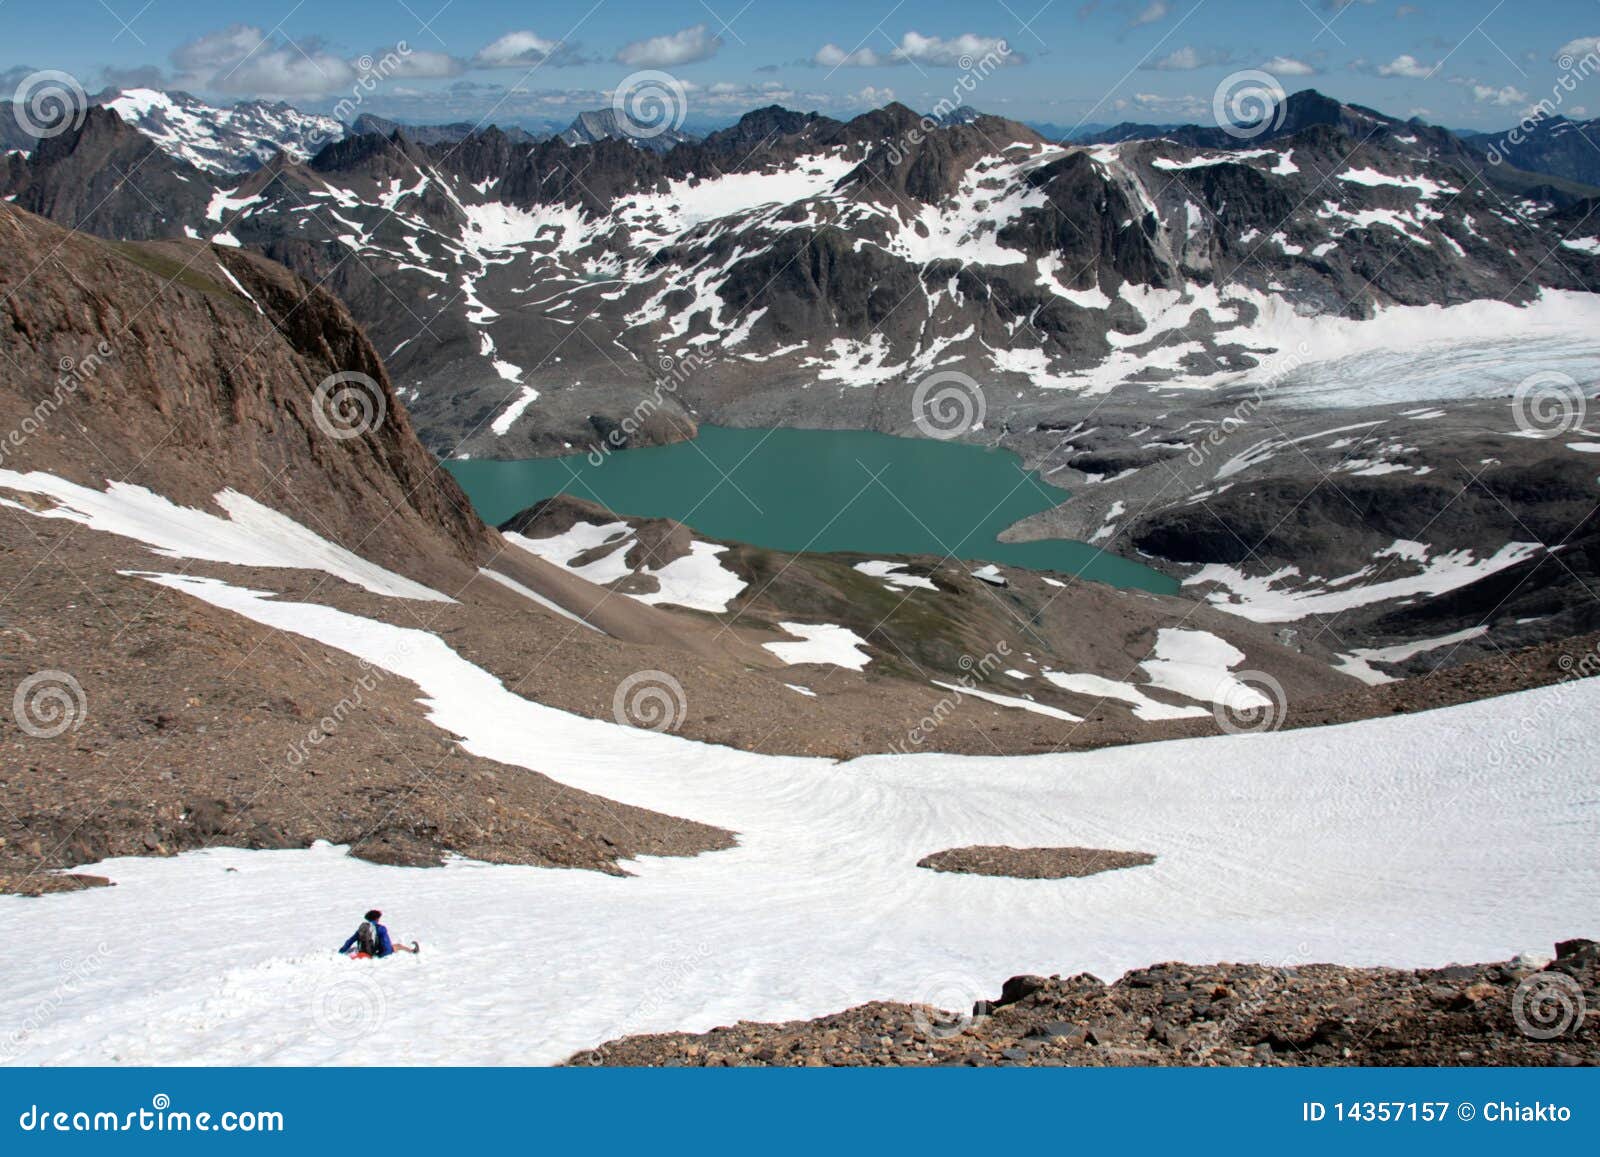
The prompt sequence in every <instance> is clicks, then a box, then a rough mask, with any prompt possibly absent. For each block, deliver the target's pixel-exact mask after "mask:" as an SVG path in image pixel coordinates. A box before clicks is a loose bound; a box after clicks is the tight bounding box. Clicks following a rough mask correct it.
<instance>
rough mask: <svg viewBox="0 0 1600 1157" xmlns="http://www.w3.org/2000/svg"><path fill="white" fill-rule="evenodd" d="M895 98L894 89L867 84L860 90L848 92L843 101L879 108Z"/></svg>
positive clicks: (848, 103) (847, 103)
mask: <svg viewBox="0 0 1600 1157" xmlns="http://www.w3.org/2000/svg"><path fill="white" fill-rule="evenodd" d="M893 99H894V89H892V88H878V87H876V86H874V85H870V84H869V85H867V86H866V87H864V88H863V89H862V90H861V91H860V92H851V93H846V94H845V95H844V98H843V102H844V104H846V105H862V106H865V107H866V108H879V107H881V106H882V105H886V104H888V103H889V102H890V101H892V100H893Z"/></svg>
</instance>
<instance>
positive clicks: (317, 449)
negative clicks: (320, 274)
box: [0, 205, 492, 571]
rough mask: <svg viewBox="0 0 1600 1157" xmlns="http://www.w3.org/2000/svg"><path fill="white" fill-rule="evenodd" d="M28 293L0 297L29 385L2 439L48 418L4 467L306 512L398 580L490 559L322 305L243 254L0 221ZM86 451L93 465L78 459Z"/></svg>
mask: <svg viewBox="0 0 1600 1157" xmlns="http://www.w3.org/2000/svg"><path fill="white" fill-rule="evenodd" d="M30 271H32V272H30ZM24 277H27V278H28V282H27V292H25V293H22V292H15V291H14V290H13V289H12V286H11V285H7V286H6V288H7V290H8V292H7V295H6V297H5V305H4V307H3V308H4V310H5V314H6V317H7V320H8V324H7V325H6V326H5V327H4V329H3V331H0V348H3V349H4V350H5V352H6V354H7V355H8V356H9V357H10V358H11V359H12V364H14V365H21V366H27V367H31V368H32V370H33V373H31V374H28V375H24V376H21V377H20V378H18V379H16V380H15V381H14V384H13V387H12V388H11V389H9V390H7V391H6V392H5V393H4V394H3V395H0V424H3V425H4V426H5V427H6V428H8V429H21V428H23V424H24V419H25V417H26V416H28V415H33V414H36V413H47V414H48V415H50V418H49V420H47V421H44V422H43V423H40V424H39V428H38V429H37V431H36V432H34V433H32V434H31V436H29V437H27V438H25V439H23V440H22V441H21V443H20V444H18V445H13V446H8V447H7V453H6V456H5V457H6V466H7V467H9V468H11V469H17V470H26V469H30V468H33V469H44V470H49V471H52V472H54V473H59V474H62V475H64V476H66V477H69V478H71V479H73V480H74V481H78V482H82V483H85V484H89V485H96V486H99V485H102V480H103V479H106V478H114V479H117V480H122V481H129V482H134V483H136V484H140V485H145V486H148V487H149V488H151V489H153V490H155V491H157V492H158V493H161V494H164V495H166V496H167V497H169V498H172V499H173V500H175V501H180V502H188V503H192V504H205V503H208V502H209V501H210V499H211V496H212V495H213V494H215V493H216V492H217V491H218V490H220V489H222V488H223V487H225V486H232V487H234V488H235V489H238V490H240V491H241V492H243V493H246V494H251V495H254V496H256V497H257V498H259V499H260V500H261V501H265V502H268V503H269V504H271V503H273V502H274V501H277V502H279V503H281V504H282V509H284V510H285V512H289V513H293V512H295V511H297V510H298V509H299V505H300V503H302V502H304V501H311V502H313V503H315V505H316V508H317V513H318V516H319V519H320V520H321V521H320V523H319V528H320V529H321V531H322V533H324V534H327V535H329V536H330V537H332V538H334V539H335V540H336V541H339V542H340V543H341V544H342V545H346V546H349V547H350V548H351V549H356V548H357V546H358V545H359V547H360V550H361V552H362V553H364V554H366V555H367V556H368V557H373V558H377V559H380V560H382V561H384V562H386V563H389V564H392V565H393V566H394V567H395V568H396V569H399V570H402V571H404V570H405V569H406V568H407V567H409V566H414V565H418V564H419V563H421V564H422V565H430V563H428V562H427V561H426V560H433V561H432V563H431V565H437V566H442V565H446V564H447V563H449V562H450V561H451V560H454V562H455V565H464V564H466V563H468V562H471V561H472V560H473V559H475V558H476V556H477V555H478V553H479V552H480V551H484V550H487V549H489V548H490V547H489V544H490V542H491V534H492V532H491V531H489V530H488V528H487V527H485V526H484V525H483V524H482V523H481V522H480V521H479V520H478V518H477V516H476V515H475V514H473V513H472V511H471V509H470V507H469V505H468V503H467V500H466V497H465V495H463V494H462V493H461V491H460V489H459V487H457V486H456V484H455V482H454V480H453V479H451V478H450V477H449V475H448V474H447V473H446V472H444V471H442V470H440V469H439V468H438V464H437V463H436V462H435V461H434V460H433V459H432V458H431V456H429V454H428V453H427V452H426V451H425V450H424V449H423V448H422V446H421V445H420V444H419V443H418V442H417V440H416V435H415V433H414V431H413V430H412V427H411V421H410V418H409V417H408V415H407V414H406V413H405V410H404V408H403V407H402V406H400V405H399V404H398V403H397V402H396V399H395V396H394V390H393V387H392V386H391V385H390V383H389V379H388V375H387V374H386V373H385V371H384V368H383V365H382V363H381V361H380V360H379V358H378V356H377V354H376V352H375V351H374V350H373V348H372V346H371V345H370V344H369V343H368V342H367V340H366V338H365V337H364V336H363V335H362V333H361V331H360V329H359V328H357V326H356V325H355V324H354V323H353V322H352V320H351V318H350V315H349V313H348V312H347V311H346V310H345V308H344V306H343V305H341V304H340V303H339V302H338V301H337V300H336V299H335V298H334V297H332V296H331V295H330V294H328V293H327V292H325V291H323V290H319V289H315V288H313V287H311V286H308V285H307V284H305V283H304V282H302V281H300V280H299V279H298V278H296V277H295V276H294V275H292V274H290V273H289V272H288V271H286V270H284V269H283V268H281V267H279V266H276V265H273V264H272V263H271V262H268V261H265V260H263V259H261V258H259V257H256V256H254V255H252V254H249V253H245V252H242V251H239V250H232V249H227V248H219V247H213V246H208V245H205V244H204V243H202V242H188V241H186V242H170V243H160V244H152V245H148V246H143V247H134V246H113V245H108V244H106V243H104V242H100V241H97V240H95V239H93V238H90V237H86V236H82V235H77V236H74V235H69V234H67V233H65V232H63V231H62V230H60V229H58V228H57V227H55V226H53V225H51V224H49V223H48V222H45V221H42V220H40V219H39V218H37V217H33V216H31V215H29V214H27V213H24V212H20V211H18V210H17V209H15V208H14V207H12V206H10V205H0V283H4V282H5V281H7V280H9V281H11V282H12V283H14V284H15V285H17V286H19V287H20V283H21V279H22V278H24ZM86 359H92V360H93V362H94V363H95V364H96V367H97V368H95V369H94V371H93V372H92V373H91V374H87V375H86V376H83V377H82V379H81V380H78V379H77V378H76V377H73V376H72V374H70V373H64V372H63V370H62V367H64V366H78V367H79V369H78V370H77V371H75V372H76V373H79V374H82V373H84V371H83V369H82V367H83V365H84V364H86ZM335 374H348V375H359V377H356V378H354V379H352V384H353V385H354V387H355V388H356V389H357V390H358V391H359V392H360V394H361V398H362V400H363V401H364V404H365V405H366V406H367V408H368V412H369V413H370V415H371V417H372V420H373V421H372V424H371V427H370V428H363V429H359V430H358V432H356V433H354V434H353V435H352V436H343V437H335V436H332V435H330V433H329V429H333V430H335V431H338V432H341V433H342V432H343V431H344V430H345V427H344V426H341V425H339V424H338V422H337V419H338V415H336V414H333V413H332V412H331V411H330V410H328V409H327V405H326V401H327V400H330V399H336V398H337V391H336V390H333V389H328V388H326V387H324V383H326V382H328V379H329V378H330V376H331V375H335ZM69 378H70V379H71V381H69V383H68V384H67V385H63V381H64V380H66V379H69ZM72 382H76V384H75V385H74V384H71V383H72ZM319 388H321V391H322V392H321V394H320V395H319ZM319 397H320V399H322V400H323V404H322V408H321V409H320V410H319ZM41 407H43V409H42V410H41V409H40V408H41ZM58 409H59V410H60V411H62V412H61V413H60V414H59V416H55V415H56V411H57V410H58ZM85 435H87V436H88V437H90V438H92V440H93V443H94V445H95V447H96V449H97V453H95V454H93V455H85V454H84V453H83V452H82V448H83V437H84V436H85ZM158 447H159V448H160V450H161V453H159V454H156V453H154V452H153V450H154V449H155V448H158ZM302 496H304V497H302Z"/></svg>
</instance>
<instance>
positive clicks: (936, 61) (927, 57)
mask: <svg viewBox="0 0 1600 1157" xmlns="http://www.w3.org/2000/svg"><path fill="white" fill-rule="evenodd" d="M895 55H896V56H898V57H901V58H903V59H905V60H913V61H916V62H917V63H918V64H932V65H940V66H944V67H953V68H971V67H972V66H973V64H974V63H975V62H977V61H979V60H982V59H984V58H985V57H988V56H993V57H996V58H998V59H999V60H1000V61H1001V62H1002V63H1005V64H1021V63H1022V57H1021V56H1020V55H1019V54H1018V53H1015V52H1012V51H1011V47H1010V45H1008V44H1007V43H1006V42H1005V40H1003V39H1002V38H1000V37H998V36H978V35H976V34H974V33H971V32H963V33H962V34H961V35H960V36H956V37H952V38H951V39H949V40H941V39H940V38H939V37H937V36H923V35H922V34H921V33H920V32H907V33H906V34H905V35H904V36H902V37H901V38H900V47H899V48H897V49H895Z"/></svg>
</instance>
